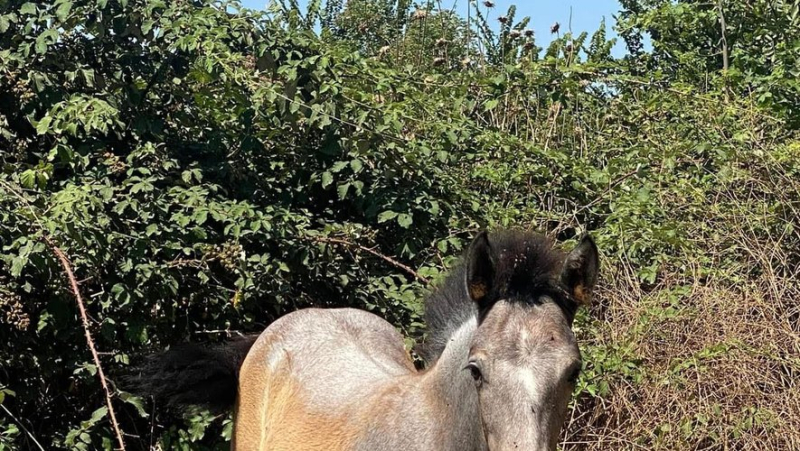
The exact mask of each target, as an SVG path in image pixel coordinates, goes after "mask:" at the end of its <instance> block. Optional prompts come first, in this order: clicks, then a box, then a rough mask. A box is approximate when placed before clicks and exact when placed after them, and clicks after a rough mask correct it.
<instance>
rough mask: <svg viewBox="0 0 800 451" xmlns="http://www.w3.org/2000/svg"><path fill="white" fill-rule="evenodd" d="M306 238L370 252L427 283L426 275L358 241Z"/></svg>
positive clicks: (321, 237) (316, 237)
mask: <svg viewBox="0 0 800 451" xmlns="http://www.w3.org/2000/svg"><path fill="white" fill-rule="evenodd" d="M308 238H310V239H311V240H313V241H316V242H318V243H327V244H339V245H342V246H347V247H351V248H355V249H358V250H360V251H364V252H366V253H368V254H372V255H374V256H376V257H378V258H380V259H382V260H384V261H386V262H388V263H389V264H391V265H392V266H395V267H397V268H400V269H402V270H403V271H405V272H407V273H409V274H411V275H412V276H414V277H415V278H416V279H417V280H419V281H420V282H422V283H424V284H428V283H429V282H430V281H429V280H428V279H427V278H426V277H423V276H421V275H419V273H417V272H416V271H414V270H413V269H411V268H410V267H409V266H407V265H404V264H402V263H400V262H399V261H397V260H395V259H393V258H391V257H388V256H386V255H383V254H381V253H380V252H378V251H376V250H375V249H370V248H368V247H366V246H362V245H360V244H358V243H353V242H352V241H347V240H343V239H341V238H330V237H323V236H314V237H308Z"/></svg>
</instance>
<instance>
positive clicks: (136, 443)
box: [0, 0, 800, 450]
mask: <svg viewBox="0 0 800 451" xmlns="http://www.w3.org/2000/svg"><path fill="white" fill-rule="evenodd" d="M621 3H622V5H621V8H622V11H621V14H620V21H619V23H618V24H617V27H618V31H619V32H620V34H621V36H622V37H623V38H624V39H625V40H626V43H627V44H628V48H629V50H630V51H629V54H628V55H627V56H626V57H624V58H621V59H615V58H613V57H612V56H611V54H610V49H611V46H612V44H613V43H612V42H611V41H609V40H608V39H607V38H606V30H605V24H603V25H602V26H601V28H600V29H599V30H598V31H597V32H596V33H594V34H593V35H592V36H589V35H588V34H585V33H583V34H580V35H573V34H572V33H569V32H567V33H563V34H558V35H557V36H555V39H554V40H553V42H552V43H551V44H550V45H549V46H548V48H547V49H540V48H539V47H537V46H536V41H535V37H534V36H533V35H532V33H531V32H529V31H528V30H527V29H526V28H525V27H526V26H527V19H523V20H522V21H520V22H517V21H516V19H515V17H514V16H515V11H514V10H513V8H512V9H511V10H509V11H508V12H505V13H502V17H504V22H503V23H502V24H501V26H500V27H499V29H498V28H496V27H493V26H490V23H489V22H488V19H489V18H490V17H496V16H497V14H498V13H497V12H493V11H492V10H490V8H488V7H486V6H484V5H483V3H481V4H477V3H476V2H472V3H471V8H472V9H471V12H472V15H471V16H470V18H469V22H468V21H467V20H466V18H461V17H456V16H454V15H452V14H450V13H447V12H439V11H438V10H436V9H434V8H433V7H431V6H430V5H429V6H427V7H423V6H420V7H418V8H416V9H414V7H412V5H411V4H410V2H406V1H397V2H394V1H388V0H371V1H361V0H359V1H357V2H349V3H347V4H344V2H341V1H333V0H330V1H327V2H319V1H317V2H310V6H309V8H308V9H307V10H301V9H300V8H298V7H297V6H293V3H292V2H287V3H286V4H283V3H277V4H272V5H271V6H270V7H269V8H268V9H267V11H265V12H257V11H251V10H247V9H243V8H241V6H240V5H239V4H238V3H236V2H210V1H207V0H197V1H192V2H164V1H161V0H127V1H107V0H75V1H68V0H56V1H55V2H24V1H19V0H7V1H5V2H3V3H2V4H0V159H1V160H2V172H0V244H1V245H2V248H1V250H0V310H2V315H0V340H2V343H4V344H3V346H2V348H0V359H2V369H0V406H1V407H3V413H4V414H5V416H3V415H0V450H5V449H31V448H36V446H37V445H36V442H38V443H40V444H41V446H43V447H45V448H48V449H49V448H70V449H101V448H102V449H111V448H113V447H114V446H115V439H114V435H113V432H112V430H111V427H110V424H109V419H108V411H107V408H106V407H105V403H104V398H103V396H104V395H103V392H102V389H101V386H100V384H99V380H98V378H97V374H96V373H97V368H96V367H95V365H94V363H93V361H92V359H91V356H90V354H89V352H88V350H87V347H86V341H85V338H84V331H83V329H82V327H81V324H80V321H79V319H78V313H77V306H76V304H75V300H74V298H73V296H72V293H71V291H70V289H69V285H68V283H67V282H66V280H65V278H64V276H63V274H62V268H61V266H60V263H59V262H58V260H57V259H56V258H55V256H54V255H53V253H52V252H51V251H50V249H48V247H47V246H46V244H45V243H44V241H43V240H44V238H45V237H49V238H51V239H52V240H53V241H54V242H56V243H57V244H58V246H59V247H60V248H61V249H63V250H64V252H65V253H66V254H67V255H68V256H69V258H70V259H71V263H72V265H73V269H74V271H75V273H76V275H77V277H78V278H79V279H80V287H81V291H82V293H83V295H84V297H85V300H86V302H87V308H88V310H89V316H90V331H91V332H92V334H93V336H94V340H95V342H96V345H97V347H98V349H99V350H100V351H101V360H102V365H103V368H104V369H105V371H106V374H107V375H108V379H109V382H110V384H111V387H112V391H113V397H114V401H113V402H114V408H115V410H116V411H117V416H118V419H119V420H120V423H121V428H122V430H123V431H125V433H126V435H125V437H124V439H125V441H126V444H127V445H128V447H129V448H132V449H138V448H143V449H146V448H153V447H160V448H161V449H166V448H169V449H173V448H174V449H223V448H224V447H225V446H226V445H225V439H226V438H228V437H229V436H230V428H231V424H230V421H229V419H227V418H216V417H213V416H211V415H210V414H209V413H207V412H202V411H198V412H193V413H190V414H187V415H185V416H183V417H181V416H176V415H175V414H174V413H170V412H164V411H162V409H161V408H160V407H159V406H158V405H153V404H152V403H150V402H149V400H144V399H140V398H137V397H135V396H133V395H131V394H130V393H127V392H125V387H124V384H122V381H123V380H124V376H125V375H126V374H127V372H128V371H129V370H130V368H131V365H133V364H135V363H136V362H137V361H138V360H139V359H140V358H141V356H142V355H143V354H144V353H147V352H150V351H152V350H154V349H161V348H164V347H166V346H169V345H171V344H174V343H178V342H180V341H185V340H192V341H208V342H213V341H220V340H224V339H226V338H229V337H230V336H231V335H234V334H240V333H242V334H243V333H253V332H260V331H261V330H263V329H264V328H265V327H266V326H267V325H268V324H269V323H270V322H271V321H272V320H274V319H275V318H277V317H279V316H280V315H282V314H284V313H287V312H290V311H293V310H296V309H298V308H303V307H307V306H330V307H333V306H354V307H358V308H363V309H367V310H370V311H373V312H375V313H377V314H379V315H381V316H382V317H384V318H386V319H387V320H389V321H390V322H392V323H393V324H395V325H396V326H397V327H398V328H399V329H400V330H401V331H402V332H403V334H404V336H406V337H407V345H408V348H409V349H410V350H411V349H412V347H413V344H414V343H415V342H418V341H420V340H424V325H423V324H421V319H420V318H421V313H422V312H421V308H422V301H421V299H422V297H423V296H424V294H425V292H426V290H427V287H428V285H429V283H434V284H435V283H436V281H437V280H438V279H439V277H440V276H441V275H442V274H444V273H445V272H446V271H447V268H448V267H449V266H450V265H451V264H452V262H453V261H454V259H456V258H457V257H458V256H459V255H460V252H461V250H462V248H463V246H464V245H465V243H466V242H467V241H468V240H469V238H470V237H471V235H472V234H474V233H475V231H477V230H479V229H481V228H486V227H488V228H493V227H525V228H536V229H539V230H543V231H546V232H548V233H550V234H552V235H553V237H554V238H555V239H556V240H557V241H559V242H566V241H570V240H571V239H572V238H573V237H575V236H576V235H577V234H579V233H581V232H584V231H589V232H591V233H593V235H594V236H595V237H596V238H597V240H598V242H599V244H600V247H601V248H602V249H603V252H604V254H605V263H604V265H605V267H604V272H605V279H606V280H605V281H604V285H603V287H601V290H599V291H600V293H599V300H598V303H597V305H596V306H594V307H593V308H592V309H591V310H590V311H588V312H583V313H582V314H581V316H580V317H579V321H578V323H577V326H576V328H577V331H578V334H579V336H580V337H581V340H582V341H583V343H585V345H584V347H583V352H584V355H585V357H584V360H585V361H586V365H585V366H586V367H585V371H584V374H583V376H582V378H581V381H580V384H579V387H578V391H577V397H576V400H575V403H574V406H573V410H572V416H571V420H570V422H569V425H568V426H567V428H566V431H565V438H564V443H563V444H562V447H564V448H569V449H578V448H592V447H596V448H597V449H607V448H608V447H609V446H613V447H621V448H626V447H628V445H626V444H625V443H632V444H635V445H638V446H644V447H646V448H667V449H680V448H686V447H689V446H692V447H696V446H700V445H704V446H706V447H707V448H709V449H718V448H719V449H722V448H723V447H725V446H727V447H729V448H730V447H732V448H736V449H761V448H759V446H760V444H762V445H763V444H764V443H769V444H771V445H773V446H774V447H781V446H784V447H789V448H791V447H792V446H793V445H797V444H798V443H800V437H798V435H797V430H800V429H799V428H798V424H797V421H798V419H799V418H800V406H798V405H797V404H796V403H794V404H791V399H795V400H796V399H800V397H798V396H796V395H797V393H798V392H797V391H798V388H797V384H796V382H794V381H793V380H792V378H795V379H796V375H797V374H798V371H800V358H798V355H799V354H800V347H798V346H800V341H799V340H800V338H798V335H797V334H798V327H799V326H798V324H800V323H798V317H800V312H798V310H797V306H796V305H795V304H792V303H791V299H796V298H795V297H794V296H795V295H796V293H797V292H796V291H792V290H793V289H794V288H793V285H791V284H790V283H788V282H789V281H791V280H792V278H796V277H797V275H798V274H797V269H796V268H797V267H798V264H800V261H799V260H800V259H799V258H798V255H800V254H798V250H799V249H800V228H799V227H798V214H797V212H798V208H800V204H799V203H800V191H798V187H800V185H798V182H797V180H798V178H797V176H798V174H800V158H799V157H800V142H799V141H798V140H797V134H796V130H795V128H794V127H795V126H796V124H797V123H798V118H800V116H798V111H797V108H796V105H797V102H796V100H797V94H798V91H799V89H800V86H799V85H798V84H797V80H796V78H797V77H796V76H797V70H798V69H797V61H798V53H799V52H800V43H798V41H797V39H796V36H800V34H797V33H794V34H790V30H794V29H796V28H797V26H798V18H797V5H796V4H793V3H791V2H782V1H767V0H760V1H758V2H749V3H748V6H743V5H740V4H739V3H738V2H732V1H724V2H721V5H722V9H721V10H720V9H714V8H710V7H708V5H706V4H700V3H698V2H693V1H681V2H677V3H675V2H666V1H663V2H662V1H652V2H651V1H647V2H644V1H622V2H621ZM365 5H367V6H370V7H369V8H367V7H365ZM753 5H754V6H753ZM720 11H722V12H723V13H728V14H727V16H726V19H727V25H726V26H727V27H728V28H726V29H725V31H726V33H725V37H726V42H727V52H728V57H729V67H728V68H724V67H723V66H722V61H721V55H719V54H718V52H719V51H720V47H719V45H718V42H719V41H720V39H721V36H719V34H721V33H722V31H721V30H722V29H721V28H719V26H720V24H719V20H718V19H719V12H720ZM700 13H702V14H700ZM784 14H788V15H786V16H785V17H784ZM674 24H679V25H681V26H680V27H678V28H676V27H673V26H672V25H674ZM362 28H363V29H362ZM643 34H649V36H650V37H651V38H652V41H653V51H652V52H645V51H643V50H642V49H641V48H640V42H641V39H642V36H643ZM754 37H758V39H755V38H754ZM765 49H771V50H770V51H769V52H767V50H765ZM715 52H717V53H715ZM770 52H771V53H770ZM380 255H383V256H388V257H389V259H388V260H387V259H384V258H380ZM398 263H399V264H400V265H404V266H407V267H408V268H407V269H404V268H403V267H401V266H400V265H398ZM720 299H730V304H731V305H729V304H718V302H719V300H720ZM737 299H741V301H740V302H739V303H738V306H737V305H736V304H737V303H736V300H737ZM767 306H768V308H767ZM734 307H737V308H741V309H743V310H740V309H735V310H729V309H733V308H734ZM709 318H712V319H714V320H718V321H723V320H725V321H733V322H734V323H735V324H739V325H742V323H741V321H749V322H750V323H751V324H756V325H757V327H739V328H736V327H733V326H730V327H729V326H728V325H727V324H728V323H722V322H720V323H714V322H711V323H709V321H711V320H709ZM712 326H713V327H712ZM686 331H693V332H694V333H697V334H701V335H702V336H703V337H704V338H705V339H707V340H711V341H702V340H695V341H691V340H690V339H689V338H687V336H686V335H682V334H687V333H688V332H686ZM713 331H717V332H713ZM756 331H758V332H756ZM777 331H781V332H777ZM762 332H763V334H762V335H756V334H757V333H762ZM776 337H777V338H776ZM677 343H684V346H678V345H677ZM657 344H662V345H664V348H663V349H662V350H661V351H659V350H658V347H657V346H656V345H657ZM726 359H727V360H726ZM736 359H738V360H736ZM742 359H744V360H742ZM720 361H723V362H727V363H731V364H733V363H736V362H739V363H740V365H739V366H738V367H737V366H736V365H732V367H733V368H738V369H739V371H744V369H742V368H745V369H747V370H748V372H746V373H742V374H739V375H738V376H737V380H739V381H752V384H750V385H747V384H744V385H742V384H741V383H740V384H739V385H736V387H735V388H726V387H732V386H733V385H728V386H721V385H720V387H722V388H719V387H708V386H702V387H700V388H698V390H697V391H695V392H699V390H700V389H702V390H706V391H708V392H709V393H711V395H708V396H706V398H703V399H700V400H697V399H692V398H691V397H689V398H686V397H681V396H680V394H682V393H684V391H681V390H685V391H690V388H691V387H690V384H691V383H693V382H692V381H693V379H692V376H693V375H696V374H703V375H704V377H707V378H711V379H714V380H717V381H721V380H727V379H725V377H727V378H730V377H731V376H732V374H731V367H730V366H725V367H724V368H723V367H718V366H713V365H714V363H715V362H720ZM743 361H744V362H747V364H746V365H745V366H744V367H742V366H741V362H743ZM747 365H749V366H747ZM734 373H735V371H734ZM773 376H774V377H775V378H777V379H775V380H776V381H778V382H775V381H773V379H769V380H768V381H767V379H765V378H768V377H773ZM780 381H783V382H780ZM767 382H769V383H767ZM734 385H735V384H734ZM687 387H688V388H687ZM695 388H697V387H695ZM675 390H677V391H675ZM659 396H662V397H661V398H659ZM712 398H713V399H712ZM665 399H670V400H671V401H670V402H672V403H675V404H674V405H676V406H679V407H680V408H675V409H672V410H663V409H665V408H666V407H665V405H664V402H665V401H664V400H665ZM726 399H728V400H732V399H735V400H737V401H736V402H733V401H731V402H729V403H726V401H725V400H726ZM787 399H788V400H789V401H787ZM681 403H684V404H681ZM787 403H788V404H787ZM667 407H668V406H667ZM744 407H746V408H747V409H750V410H746V409H744ZM636 409H638V410H636ZM659 409H662V410H659ZM743 409H744V410H743ZM791 413H793V414H791ZM620 437H622V438H624V441H620V440H622V439H621V438H620ZM630 446H633V445H630Z"/></svg>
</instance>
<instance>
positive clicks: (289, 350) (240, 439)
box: [233, 309, 416, 451]
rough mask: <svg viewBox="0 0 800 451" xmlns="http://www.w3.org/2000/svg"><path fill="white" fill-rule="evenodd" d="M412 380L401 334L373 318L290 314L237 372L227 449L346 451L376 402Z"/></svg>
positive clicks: (355, 313)
mask: <svg viewBox="0 0 800 451" xmlns="http://www.w3.org/2000/svg"><path fill="white" fill-rule="evenodd" d="M415 373H416V370H415V369H414V365H413V364H412V363H411V361H410V360H409V358H408V355H407V354H406V351H405V349H404V347H403V340H402V337H401V336H400V334H399V333H398V332H397V331H396V330H395V329H394V327H392V325H391V324H389V323H388V322H386V321H384V320H383V319H381V318H379V317H378V316H376V315H373V314H371V313H368V312H364V311H361V310H355V309H324V310H323V309H306V310H300V311H297V312H294V313H291V314H288V315H286V316H284V317H283V318H281V319H279V320H278V321H275V322H274V323H273V324H271V325H270V326H269V327H268V328H267V329H266V330H265V331H264V332H263V333H262V334H261V336H260V337H259V338H258V340H257V341H256V342H255V344H254V345H253V348H252V349H251V350H250V352H249V353H248V355H247V358H246V359H245V361H244V364H243V365H242V368H241V373H240V376H239V398H238V408H237V413H236V419H235V421H234V425H235V433H234V443H233V449H234V450H237V451H244V450H247V451H265V450H270V451H282V450H299V449H302V450H341V449H351V448H353V446H354V444H355V443H356V441H357V440H358V439H359V437H358V434H359V433H360V432H363V431H360V428H359V427H358V426H359V424H360V423H362V422H363V421H364V420H365V418H364V416H365V407H367V406H368V405H371V404H374V402H375V399H374V397H375V394H376V393H380V392H381V391H383V390H391V389H392V387H393V386H395V385H396V384H397V382H398V381H399V380H402V379H404V377H403V376H407V377H413V376H412V375H414V374H415ZM367 410H368V409H367Z"/></svg>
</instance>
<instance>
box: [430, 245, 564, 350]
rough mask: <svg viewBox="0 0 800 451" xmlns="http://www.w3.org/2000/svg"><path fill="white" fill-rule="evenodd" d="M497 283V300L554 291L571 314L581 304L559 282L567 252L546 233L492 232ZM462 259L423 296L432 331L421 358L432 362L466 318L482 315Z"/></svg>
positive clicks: (521, 299) (527, 299)
mask: <svg viewBox="0 0 800 451" xmlns="http://www.w3.org/2000/svg"><path fill="white" fill-rule="evenodd" d="M489 242H490V244H491V249H492V260H493V261H494V263H495V271H496V272H495V280H494V283H493V285H494V286H495V287H497V291H496V292H495V293H494V298H495V299H509V300H515V301H519V302H531V303H533V302H537V301H538V299H539V298H540V297H541V296H542V295H548V296H550V297H551V298H552V299H553V300H554V301H555V302H556V303H557V304H558V305H559V306H560V307H561V308H562V309H563V310H564V313H565V314H566V315H568V316H569V317H570V318H571V317H572V316H574V314H575V310H576V308H577V304H576V303H575V302H574V300H573V299H571V298H569V296H568V295H567V293H566V291H565V290H564V289H563V287H562V286H561V283H560V281H559V276H560V274H561V268H562V265H563V262H564V257H565V254H564V253H563V252H561V251H560V250H558V249H555V248H554V247H553V242H552V241H551V240H550V239H548V238H546V237H545V236H543V235H540V234H536V233H531V232H522V231H502V232H494V233H490V234H489ZM465 273H466V269H465V264H464V259H463V258H462V261H461V262H459V264H458V265H457V266H456V267H455V268H454V269H453V270H452V271H451V273H450V275H449V276H447V278H446V279H445V280H444V281H443V282H442V284H441V285H440V286H439V287H438V288H437V289H436V290H435V291H434V292H432V293H431V294H430V295H429V296H428V297H427V298H426V299H425V325H426V327H427V331H428V336H427V338H426V340H425V344H424V345H423V346H422V348H421V349H420V353H421V354H422V357H423V358H424V359H425V360H426V361H427V362H428V363H429V364H431V363H433V362H434V361H436V359H438V358H439V356H440V355H441V354H442V351H444V348H445V346H446V345H447V342H448V340H449V339H450V336H451V335H452V334H453V333H454V332H455V331H456V330H457V329H458V328H459V327H460V326H461V325H462V324H464V323H465V322H466V321H468V320H470V319H471V318H473V317H475V316H477V315H478V314H479V312H478V308H477V306H476V304H475V303H474V302H473V301H472V300H471V299H470V297H469V295H468V294H467V288H466V283H465V276H466V274H465Z"/></svg>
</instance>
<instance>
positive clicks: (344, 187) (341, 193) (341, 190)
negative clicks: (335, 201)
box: [336, 183, 350, 200]
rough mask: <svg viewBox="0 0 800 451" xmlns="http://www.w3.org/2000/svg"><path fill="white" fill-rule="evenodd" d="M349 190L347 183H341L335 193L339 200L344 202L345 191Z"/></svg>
mask: <svg viewBox="0 0 800 451" xmlns="http://www.w3.org/2000/svg"><path fill="white" fill-rule="evenodd" d="M348 189H350V184H349V183H343V184H341V185H339V187H338V188H337V189H336V191H337V192H338V193H339V200H344V199H345V197H347V190H348Z"/></svg>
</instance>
